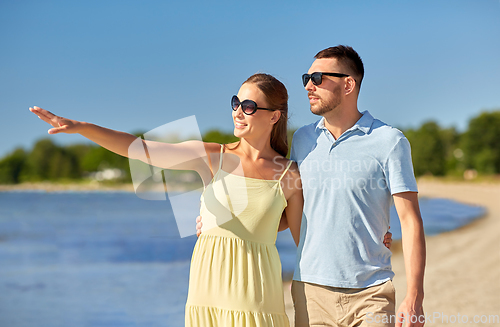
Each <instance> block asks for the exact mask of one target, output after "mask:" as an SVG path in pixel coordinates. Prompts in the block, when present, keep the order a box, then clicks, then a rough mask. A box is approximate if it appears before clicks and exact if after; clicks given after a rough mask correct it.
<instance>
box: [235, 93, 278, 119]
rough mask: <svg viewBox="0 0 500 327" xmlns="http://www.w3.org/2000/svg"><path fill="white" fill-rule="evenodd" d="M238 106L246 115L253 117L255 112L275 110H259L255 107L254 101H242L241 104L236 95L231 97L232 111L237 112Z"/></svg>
mask: <svg viewBox="0 0 500 327" xmlns="http://www.w3.org/2000/svg"><path fill="white" fill-rule="evenodd" d="M239 106H241V110H242V111H243V113H244V114H246V115H253V114H254V113H255V112H256V111H257V110H269V111H274V110H276V109H266V108H259V107H257V103H255V101H252V100H243V102H240V99H238V97H237V96H236V95H233V97H232V98H231V108H233V110H234V111H236V110H238V107H239Z"/></svg>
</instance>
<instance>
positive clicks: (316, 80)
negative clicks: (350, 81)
mask: <svg viewBox="0 0 500 327" xmlns="http://www.w3.org/2000/svg"><path fill="white" fill-rule="evenodd" d="M323 75H327V76H335V77H348V76H349V75H346V74H340V73H319V72H316V73H312V74H304V75H302V83H303V84H304V87H305V86H306V85H307V83H308V82H309V80H311V82H312V83H313V84H314V85H320V84H321V83H322V82H323Z"/></svg>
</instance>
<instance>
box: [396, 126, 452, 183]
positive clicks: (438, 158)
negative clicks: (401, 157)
mask: <svg viewBox="0 0 500 327" xmlns="http://www.w3.org/2000/svg"><path fill="white" fill-rule="evenodd" d="M405 135H406V137H407V138H408V141H409V142H410V144H411V154H412V159H413V168H414V170H415V175H417V176H420V175H424V174H432V175H444V173H445V166H446V149H445V144H444V142H443V136H442V133H441V128H440V127H439V125H438V124H437V123H436V122H434V121H429V122H426V123H424V124H423V125H422V126H421V127H420V128H419V129H417V130H413V129H409V130H407V131H406V132H405Z"/></svg>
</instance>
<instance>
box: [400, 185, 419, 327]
mask: <svg viewBox="0 0 500 327" xmlns="http://www.w3.org/2000/svg"><path fill="white" fill-rule="evenodd" d="M393 198H394V205H395V206H396V211H397V212H398V216H399V220H400V221H401V233H402V243H403V255H404V261H405V269H406V280H407V282H406V285H407V286H406V297H405V298H404V300H403V302H402V303H401V305H400V306H399V309H398V311H397V312H398V317H401V316H403V317H404V318H405V320H406V321H407V324H406V326H414V327H420V326H423V325H424V322H425V316H424V310H423V308H422V302H423V299H424V269H425V255H426V254H425V238H424V228H423V224H422V217H421V216H420V209H419V206H418V196H417V193H416V192H403V193H397V194H394V195H393ZM412 316H416V317H414V318H413V321H414V322H415V321H416V323H412V322H411V317H412ZM400 326H402V323H401V320H398V322H397V323H396V327H400Z"/></svg>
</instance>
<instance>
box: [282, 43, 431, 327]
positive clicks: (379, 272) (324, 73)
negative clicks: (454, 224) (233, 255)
mask: <svg viewBox="0 0 500 327" xmlns="http://www.w3.org/2000/svg"><path fill="white" fill-rule="evenodd" d="M315 58H316V60H315V61H314V62H313V64H312V66H311V68H310V69H309V72H308V74H305V75H304V76H303V83H304V87H305V89H306V90H307V91H308V96H309V101H310V105H311V111H312V112H313V113H314V114H316V115H320V116H322V118H321V119H320V120H319V121H318V122H316V123H314V124H311V125H307V126H304V127H302V128H300V129H299V130H297V132H296V133H295V134H294V138H293V142H292V150H291V159H292V160H294V161H296V162H297V163H298V165H299V170H300V174H301V179H302V185H303V192H304V201H305V202H304V212H303V218H302V226H301V233H300V242H299V246H298V250H297V251H298V252H297V264H296V269H295V274H294V278H293V279H294V280H293V282H292V296H293V300H294V306H295V324H296V325H295V326H297V327H299V326H394V323H395V316H394V314H395V294H394V287H393V285H392V277H393V276H394V273H393V272H392V270H391V264H390V256H391V254H390V251H389V250H388V249H386V248H385V247H384V245H383V236H384V234H385V232H386V231H387V229H388V225H389V208H390V205H391V203H392V200H393V201H394V204H395V207H396V210H397V212H398V216H399V218H400V221H401V230H402V238H403V239H402V245H403V252H404V256H405V258H404V259H405V268H406V274H407V293H406V297H405V298H404V300H403V302H402V303H401V305H400V307H399V309H398V316H400V317H401V316H402V317H404V318H405V320H406V321H407V326H423V323H424V321H423V319H424V316H423V309H422V301H423V275H424V266H425V241H424V233H423V227H422V220H421V217H420V212H419V206H418V198H417V185H416V181H415V177H414V175H413V167H412V163H411V154H410V145H409V143H408V141H407V139H406V138H405V137H404V135H403V134H402V133H401V132H400V131H398V130H397V129H394V128H392V127H390V126H388V125H386V124H384V123H382V122H381V121H379V120H377V119H374V118H373V117H372V116H371V115H370V114H369V113H368V112H367V111H365V112H363V113H360V112H359V111H358V107H357V99H358V95H359V91H360V86H361V82H362V80H363V75H364V68H363V63H362V61H361V58H360V57H359V55H358V54H357V53H356V51H354V50H353V49H352V48H351V47H348V46H341V45H340V46H336V47H331V48H328V49H325V50H322V51H320V52H319V53H318V54H317V55H316V56H315ZM396 326H401V321H400V320H399V319H398V321H397V322H396Z"/></svg>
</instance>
